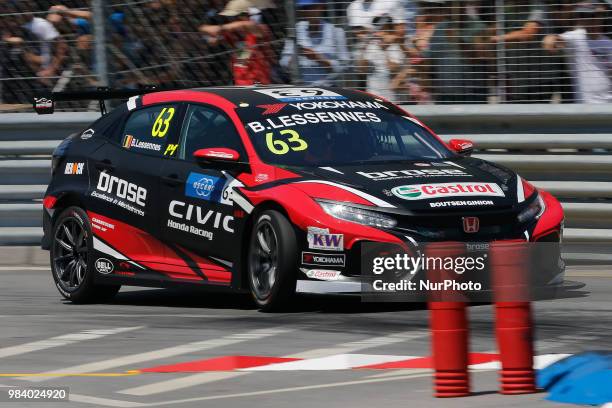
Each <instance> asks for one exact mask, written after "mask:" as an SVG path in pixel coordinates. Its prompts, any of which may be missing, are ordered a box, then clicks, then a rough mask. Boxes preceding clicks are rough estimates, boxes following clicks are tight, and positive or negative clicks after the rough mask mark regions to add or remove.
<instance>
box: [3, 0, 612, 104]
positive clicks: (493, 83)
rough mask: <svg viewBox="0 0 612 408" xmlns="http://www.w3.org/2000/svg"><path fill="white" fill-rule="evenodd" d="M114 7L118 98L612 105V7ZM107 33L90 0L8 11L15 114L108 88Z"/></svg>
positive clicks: (237, 0)
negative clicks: (148, 90) (316, 93)
mask: <svg viewBox="0 0 612 408" xmlns="http://www.w3.org/2000/svg"><path fill="white" fill-rule="evenodd" d="M104 3H105V4H106V15H105V16H104V17H103V21H106V24H105V31H106V42H105V44H106V49H105V51H106V54H107V60H108V72H109V80H110V82H111V83H112V84H113V86H115V87H138V86H143V85H162V86H165V87H196V86H214V85H229V84H236V85H249V84H255V83H260V84H270V83H291V82H292V83H301V84H313V85H338V86H350V87H354V88H359V89H365V90H367V91H370V92H373V93H376V94H378V95H380V96H382V97H384V98H387V99H390V100H393V101H396V102H400V103H418V104H428V103H438V104H450V103H492V102H515V103H532V102H551V101H552V102H555V101H557V102H585V103H602V102H612V40H611V39H610V38H611V37H610V32H611V31H612V30H611V24H610V23H611V22H612V20H611V18H612V15H611V8H610V5H609V4H608V3H607V2H606V0H601V2H593V1H578V0H549V1H538V0H504V1H503V2H502V4H501V5H500V3H499V2H498V1H495V0H452V1H451V0H352V1H330V0H328V1H324V0H295V3H294V7H287V1H285V0H149V1H130V0H124V1H121V2H119V1H114V2H113V1H107V2H104ZM294 10H295V12H294ZM93 25H94V22H93V14H92V10H91V4H90V1H89V0H57V1H56V2H54V1H45V0H5V1H3V2H1V3H0V34H1V42H0V70H1V71H0V86H1V88H0V98H1V101H3V102H5V103H19V102H24V101H27V100H29V98H30V97H31V95H32V93H34V92H36V91H39V90H41V89H47V90H49V89H52V90H65V89H84V88H91V87H95V86H98V85H99V84H100V82H99V78H98V76H97V74H96V73H97V71H98V70H97V68H98V67H97V61H96V57H95V56H96V52H95V50H94V37H93V35H94V30H93Z"/></svg>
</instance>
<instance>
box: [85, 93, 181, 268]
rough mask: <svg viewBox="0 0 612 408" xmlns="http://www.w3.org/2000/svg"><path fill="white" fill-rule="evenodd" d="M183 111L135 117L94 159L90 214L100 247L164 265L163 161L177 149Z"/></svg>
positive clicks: (155, 109) (168, 107) (163, 108)
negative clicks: (161, 223)
mask: <svg viewBox="0 0 612 408" xmlns="http://www.w3.org/2000/svg"><path fill="white" fill-rule="evenodd" d="M181 108H182V105H181V104H177V103H174V104H172V103H171V104H160V105H155V106H148V107H143V108H141V109H137V110H134V111H132V112H130V114H129V115H128V116H127V118H125V119H124V121H123V124H122V125H121V126H119V127H118V129H117V130H116V132H115V134H114V136H112V137H111V139H109V141H108V142H107V143H105V144H104V145H103V146H101V147H100V148H99V149H98V150H97V151H96V152H95V153H94V154H93V156H92V164H93V169H94V170H93V171H92V172H91V173H90V175H91V180H90V188H89V194H88V198H89V203H88V209H89V210H90V218H91V221H92V227H93V232H94V234H95V235H96V237H97V238H98V242H97V245H98V247H99V248H102V249H104V250H105V251H106V252H107V253H108V252H112V253H114V254H115V255H118V254H116V253H115V252H113V250H114V251H116V252H119V255H121V256H120V257H119V259H121V258H123V257H124V258H127V259H130V260H134V261H146V262H163V250H162V248H161V241H160V240H159V239H158V238H159V235H160V231H159V222H158V219H159V218H158V217H159V200H160V191H159V177H160V170H161V167H162V162H163V157H164V155H165V154H168V153H169V152H171V151H172V148H173V145H172V144H170V143H169V140H171V139H172V138H173V137H175V133H176V132H177V129H179V127H180V126H179V124H180V119H181V118H180V116H181V114H182V112H181ZM108 247H110V249H109V248H108ZM102 252H104V251H102ZM115 258H117V256H115ZM149 266H150V265H149Z"/></svg>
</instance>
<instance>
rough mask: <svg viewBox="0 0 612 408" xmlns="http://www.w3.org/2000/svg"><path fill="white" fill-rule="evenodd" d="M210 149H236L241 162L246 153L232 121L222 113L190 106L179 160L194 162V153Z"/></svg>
mask: <svg viewBox="0 0 612 408" xmlns="http://www.w3.org/2000/svg"><path fill="white" fill-rule="evenodd" d="M209 147H225V148H228V149H234V150H236V151H237V152H238V154H240V160H241V161H246V152H245V150H244V146H243V145H242V141H241V140H240V135H239V134H238V132H237V131H236V128H235V127H234V124H233V123H232V121H231V120H230V119H229V118H228V117H227V116H226V115H225V114H224V113H222V112H220V111H218V110H216V109H212V108H208V107H205V106H200V105H189V108H188V109H187V113H186V114H185V121H184V125H183V129H182V131H181V142H180V147H179V156H178V157H179V158H181V159H183V160H193V153H194V152H195V151H196V150H199V149H205V148H209Z"/></svg>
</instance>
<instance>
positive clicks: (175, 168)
mask: <svg viewBox="0 0 612 408" xmlns="http://www.w3.org/2000/svg"><path fill="white" fill-rule="evenodd" d="M213 147H224V148H230V149H233V150H236V151H237V152H238V154H239V155H240V160H241V161H246V158H247V156H246V151H245V149H244V147H243V145H242V142H241V140H240V136H239V134H238V132H237V130H236V128H235V126H234V124H233V123H232V121H231V119H230V118H229V117H227V115H226V114H225V113H224V112H222V111H221V110H219V109H217V108H215V107H212V106H208V105H201V104H190V105H188V106H187V109H186V112H185V119H184V121H183V126H182V130H181V133H180V136H179V139H178V148H177V152H176V154H175V155H174V156H173V158H172V159H170V160H166V161H165V163H164V167H163V169H162V177H161V187H160V188H161V197H160V221H161V225H160V229H161V233H162V236H163V238H164V241H165V242H166V243H167V244H168V245H169V246H170V247H171V248H173V252H174V254H171V255H170V257H174V263H175V264H176V265H185V264H187V265H189V266H188V269H190V271H186V272H185V273H194V274H197V275H198V276H199V277H201V278H203V279H206V280H209V281H211V282H213V281H215V280H218V281H219V282H221V281H223V283H227V284H229V280H227V278H229V275H228V274H226V273H223V271H228V270H231V267H232V265H233V264H234V263H235V262H236V260H237V258H238V256H239V245H236V240H237V239H238V231H239V230H240V224H239V223H240V221H241V219H238V217H237V216H236V214H234V203H233V200H232V188H233V187H234V186H236V185H241V183H240V182H239V181H238V180H237V179H236V177H237V174H236V173H235V172H232V171H226V170H221V169H218V168H214V166H211V167H205V168H203V167H200V166H199V165H198V164H197V163H196V161H195V160H194V158H193V153H194V152H195V151H196V150H199V149H203V148H213ZM239 213H240V212H238V213H237V214H239ZM217 278H218V279H217Z"/></svg>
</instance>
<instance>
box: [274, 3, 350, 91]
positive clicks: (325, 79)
mask: <svg viewBox="0 0 612 408" xmlns="http://www.w3.org/2000/svg"><path fill="white" fill-rule="evenodd" d="M297 5H298V7H299V18H300V21H298V23H297V25H296V37H297V38H296V42H297V47H298V53H297V55H296V52H295V45H294V43H293V41H287V42H286V43H285V48H284V49H283V54H282V57H281V65H282V66H283V67H284V68H285V69H288V70H290V68H291V64H292V63H294V60H293V59H294V58H296V57H297V58H298V62H297V63H298V66H299V73H300V80H301V81H302V82H304V83H307V84H318V85H332V84H333V81H334V80H337V79H338V78H339V76H340V74H341V73H342V71H343V69H344V68H345V67H346V65H347V62H348V60H349V54H348V49H347V46H346V38H345V35H344V31H343V30H342V29H341V28H338V27H336V26H334V25H333V24H331V23H329V22H328V21H326V20H324V19H323V13H324V12H325V5H324V2H322V1H320V0H298V1H297Z"/></svg>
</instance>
